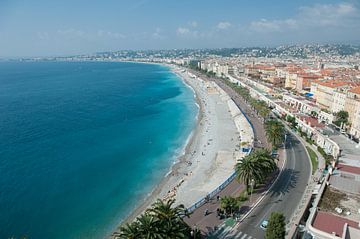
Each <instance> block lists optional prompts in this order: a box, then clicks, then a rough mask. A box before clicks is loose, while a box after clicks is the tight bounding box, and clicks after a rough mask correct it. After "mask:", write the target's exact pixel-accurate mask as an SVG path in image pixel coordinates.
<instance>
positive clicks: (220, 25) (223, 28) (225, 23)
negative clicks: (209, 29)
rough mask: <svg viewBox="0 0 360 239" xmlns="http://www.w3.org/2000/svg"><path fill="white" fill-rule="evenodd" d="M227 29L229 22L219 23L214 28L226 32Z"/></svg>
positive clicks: (229, 25)
mask: <svg viewBox="0 0 360 239" xmlns="http://www.w3.org/2000/svg"><path fill="white" fill-rule="evenodd" d="M229 27H231V23H230V22H219V23H218V24H217V26H216V28H217V29H220V30H226V29H228V28H229Z"/></svg>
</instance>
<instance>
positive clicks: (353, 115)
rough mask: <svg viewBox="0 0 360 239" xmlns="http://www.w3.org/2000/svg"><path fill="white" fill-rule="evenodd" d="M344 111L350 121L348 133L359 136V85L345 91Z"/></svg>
mask: <svg viewBox="0 0 360 239" xmlns="http://www.w3.org/2000/svg"><path fill="white" fill-rule="evenodd" d="M345 111H347V112H348V113H349V122H350V123H351V128H350V134H351V135H353V136H354V137H355V138H359V137H360V127H359V124H360V123H359V115H360V86H359V87H355V88H353V89H350V90H349V91H348V92H347V97H346V100H345Z"/></svg>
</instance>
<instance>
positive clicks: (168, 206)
mask: <svg viewBox="0 0 360 239" xmlns="http://www.w3.org/2000/svg"><path fill="white" fill-rule="evenodd" d="M174 203H175V199H171V200H168V201H163V200H160V199H158V200H157V201H156V202H155V203H154V204H153V205H152V207H151V208H150V209H148V213H150V214H151V215H153V216H154V217H156V218H157V219H158V220H159V223H160V227H161V231H162V232H163V234H164V235H167V236H168V237H170V238H185V235H187V234H188V233H189V229H190V228H189V226H188V225H187V224H186V223H185V222H184V220H183V217H184V216H187V217H188V216H189V214H188V212H187V210H186V208H185V206H184V205H183V204H181V205H178V206H176V207H173V205H174Z"/></svg>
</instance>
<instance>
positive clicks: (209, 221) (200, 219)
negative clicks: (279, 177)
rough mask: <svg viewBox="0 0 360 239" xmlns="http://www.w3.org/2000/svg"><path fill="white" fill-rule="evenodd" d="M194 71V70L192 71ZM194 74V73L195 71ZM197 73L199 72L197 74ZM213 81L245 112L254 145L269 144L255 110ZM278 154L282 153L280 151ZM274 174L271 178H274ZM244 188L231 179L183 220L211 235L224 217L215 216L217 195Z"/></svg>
mask: <svg viewBox="0 0 360 239" xmlns="http://www.w3.org/2000/svg"><path fill="white" fill-rule="evenodd" d="M193 73H195V72H193ZM195 74H196V73H195ZM197 75H199V74H197ZM201 78H202V79H205V80H209V81H212V80H214V79H209V78H207V77H204V76H202V75H201ZM215 82H216V83H217V84H218V85H219V86H220V87H221V88H222V89H223V90H224V91H225V92H226V93H227V94H228V95H229V96H230V97H231V98H232V100H233V101H234V102H235V104H236V105H237V106H238V107H240V108H241V110H242V111H243V112H244V113H245V114H246V116H247V117H248V119H249V120H250V122H251V123H252V125H253V127H254V134H255V141H256V144H255V146H261V147H263V146H267V147H268V146H269V145H268V144H267V140H266V137H265V130H264V124H263V119H262V118H261V117H258V116H257V114H256V113H255V111H254V110H253V109H252V108H251V107H250V106H249V105H248V104H247V103H246V102H245V101H244V99H243V98H242V97H240V96H239V95H238V94H237V93H236V92H235V91H234V90H233V89H232V88H231V87H229V86H228V85H226V84H225V83H224V82H223V81H221V80H218V79H216V80H215ZM280 155H283V153H282V152H280ZM282 163H283V157H280V160H279V161H278V164H279V166H281V165H282ZM275 178H276V177H275V175H274V177H273V179H275ZM271 184H272V181H270V182H268V183H267V184H266V185H262V186H261V187H259V188H258V189H256V190H255V192H254V193H253V195H252V196H251V202H250V201H246V202H244V203H243V204H242V205H241V209H240V212H241V216H243V215H244V214H245V213H246V212H248V211H249V210H250V208H251V206H252V205H253V204H254V203H255V202H256V201H257V200H258V199H259V198H260V197H262V196H263V194H264V193H265V192H266V190H267V189H268V188H269V187H270V186H271ZM244 189H245V185H243V184H241V183H239V182H238V181H237V180H233V181H232V182H231V183H230V184H229V185H227V186H226V187H225V188H224V189H223V190H221V191H220V192H219V193H218V194H216V195H215V196H214V197H213V198H211V199H210V200H209V201H208V202H206V203H205V204H203V205H202V206H201V207H199V208H197V209H195V210H194V211H193V213H192V214H191V216H190V218H186V219H185V221H186V222H187V223H188V224H189V225H190V226H191V227H193V228H195V227H196V228H197V229H200V230H201V231H202V233H203V234H204V235H211V234H212V233H213V232H214V230H215V229H216V228H217V227H219V225H220V224H222V223H224V221H225V220H224V219H219V218H218V217H217V209H218V208H220V201H219V200H217V197H218V196H219V197H223V196H229V195H230V196H234V197H237V196H239V194H240V193H241V192H242V191H243V190H244ZM206 210H207V211H208V214H207V215H205V211H206Z"/></svg>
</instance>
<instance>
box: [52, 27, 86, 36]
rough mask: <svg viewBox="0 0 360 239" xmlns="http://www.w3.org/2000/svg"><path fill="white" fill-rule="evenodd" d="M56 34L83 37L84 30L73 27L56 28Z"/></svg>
mask: <svg viewBox="0 0 360 239" xmlns="http://www.w3.org/2000/svg"><path fill="white" fill-rule="evenodd" d="M57 34H59V35H62V36H70V37H84V36H85V32H84V31H81V30H76V29H73V28H69V29H60V30H57Z"/></svg>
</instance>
